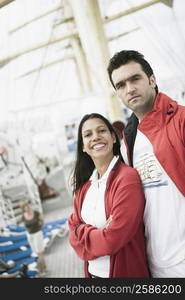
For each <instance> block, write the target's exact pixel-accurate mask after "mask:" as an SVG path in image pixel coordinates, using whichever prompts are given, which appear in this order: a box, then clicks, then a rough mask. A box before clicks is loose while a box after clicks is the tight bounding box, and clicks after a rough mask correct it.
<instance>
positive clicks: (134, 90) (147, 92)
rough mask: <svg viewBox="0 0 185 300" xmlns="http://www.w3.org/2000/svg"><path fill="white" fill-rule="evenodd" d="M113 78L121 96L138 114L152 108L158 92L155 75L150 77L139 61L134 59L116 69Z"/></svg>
mask: <svg viewBox="0 0 185 300" xmlns="http://www.w3.org/2000/svg"><path fill="white" fill-rule="evenodd" d="M112 80H113V83H114V86H115V88H116V92H117V95H118V96H119V98H120V99H121V100H122V102H123V103H124V104H125V105H126V106H127V107H128V108H129V109H131V110H132V111H133V112H135V113H136V115H137V114H138V115H140V114H141V115H142V114H145V113H146V112H148V111H150V110H151V109H152V107H153V103H154V99H155V94H156V92H155V86H156V81H155V77H154V75H152V76H151V77H150V78H148V77H147V75H146V74H145V72H144V71H143V70H142V68H141V65H140V64H139V63H136V62H133V61H132V62H129V63H128V64H125V65H122V66H121V67H119V68H118V69H115V70H114V71H113V72H112Z"/></svg>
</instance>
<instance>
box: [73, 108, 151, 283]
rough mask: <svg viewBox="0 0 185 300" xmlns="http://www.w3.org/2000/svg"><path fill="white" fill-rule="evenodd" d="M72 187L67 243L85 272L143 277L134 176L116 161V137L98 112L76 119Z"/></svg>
mask: <svg viewBox="0 0 185 300" xmlns="http://www.w3.org/2000/svg"><path fill="white" fill-rule="evenodd" d="M73 187H74V189H73V191H74V196H75V197H74V212H73V213H72V215H71V216H70V218H69V229H70V232H69V241H70V243H71V246H72V247H73V248H74V250H75V251H76V253H77V254H78V256H79V257H80V258H81V259H82V260H84V262H85V276H86V277H102V278H108V277H109V278H112V277H130V278H131V277H149V271H148V265H147V259H146V251H145V238H144V228H143V220H142V219H143V210H144V196H143V191H142V187H141V183H140V179H139V176H138V174H137V172H136V171H135V170H134V169H133V168H131V167H129V166H126V165H125V164H124V163H123V162H122V161H121V157H120V143H119V139H118V137H117V135H116V133H115V131H114V129H113V127H112V125H111V124H110V122H109V121H108V120H107V119H106V118H104V117H103V116H102V115H100V114H97V113H93V114H90V115H85V116H84V117H83V119H82V120H81V122H80V125H79V129H78V142H77V159H76V164H75V169H74V174H73Z"/></svg>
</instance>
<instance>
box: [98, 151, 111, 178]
mask: <svg viewBox="0 0 185 300" xmlns="http://www.w3.org/2000/svg"><path fill="white" fill-rule="evenodd" d="M113 157H114V156H112V155H111V156H110V157H108V158H106V159H102V158H101V160H97V161H95V162H94V164H95V167H96V169H97V172H98V178H101V177H102V176H103V175H104V174H105V172H106V171H107V169H108V167H109V165H110V163H111V161H112V159H113Z"/></svg>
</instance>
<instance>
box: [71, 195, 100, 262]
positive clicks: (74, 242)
mask: <svg viewBox="0 0 185 300" xmlns="http://www.w3.org/2000/svg"><path fill="white" fill-rule="evenodd" d="M77 200H78V198H76V199H75V201H74V212H73V213H72V214H71V215H70V217H69V219H68V226H69V242H70V244H71V246H72V247H73V249H74V250H75V252H76V254H77V255H78V256H79V257H80V258H81V259H82V260H88V258H89V255H90V254H89V253H88V252H87V251H86V249H85V247H84V245H83V242H81V241H79V240H78V239H77V230H78V228H79V227H80V226H82V225H83V224H85V223H83V222H82V221H81V219H80V217H79V215H78V213H77V209H76V202H77ZM94 258H96V257H94Z"/></svg>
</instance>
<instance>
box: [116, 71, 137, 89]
mask: <svg viewBox="0 0 185 300" xmlns="http://www.w3.org/2000/svg"><path fill="white" fill-rule="evenodd" d="M136 77H141V74H139V73H136V74H134V75H131V76H130V77H128V78H125V79H124V80H120V81H118V82H117V83H116V84H115V87H119V85H120V84H123V83H125V82H126V81H127V80H132V79H134V78H136Z"/></svg>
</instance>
